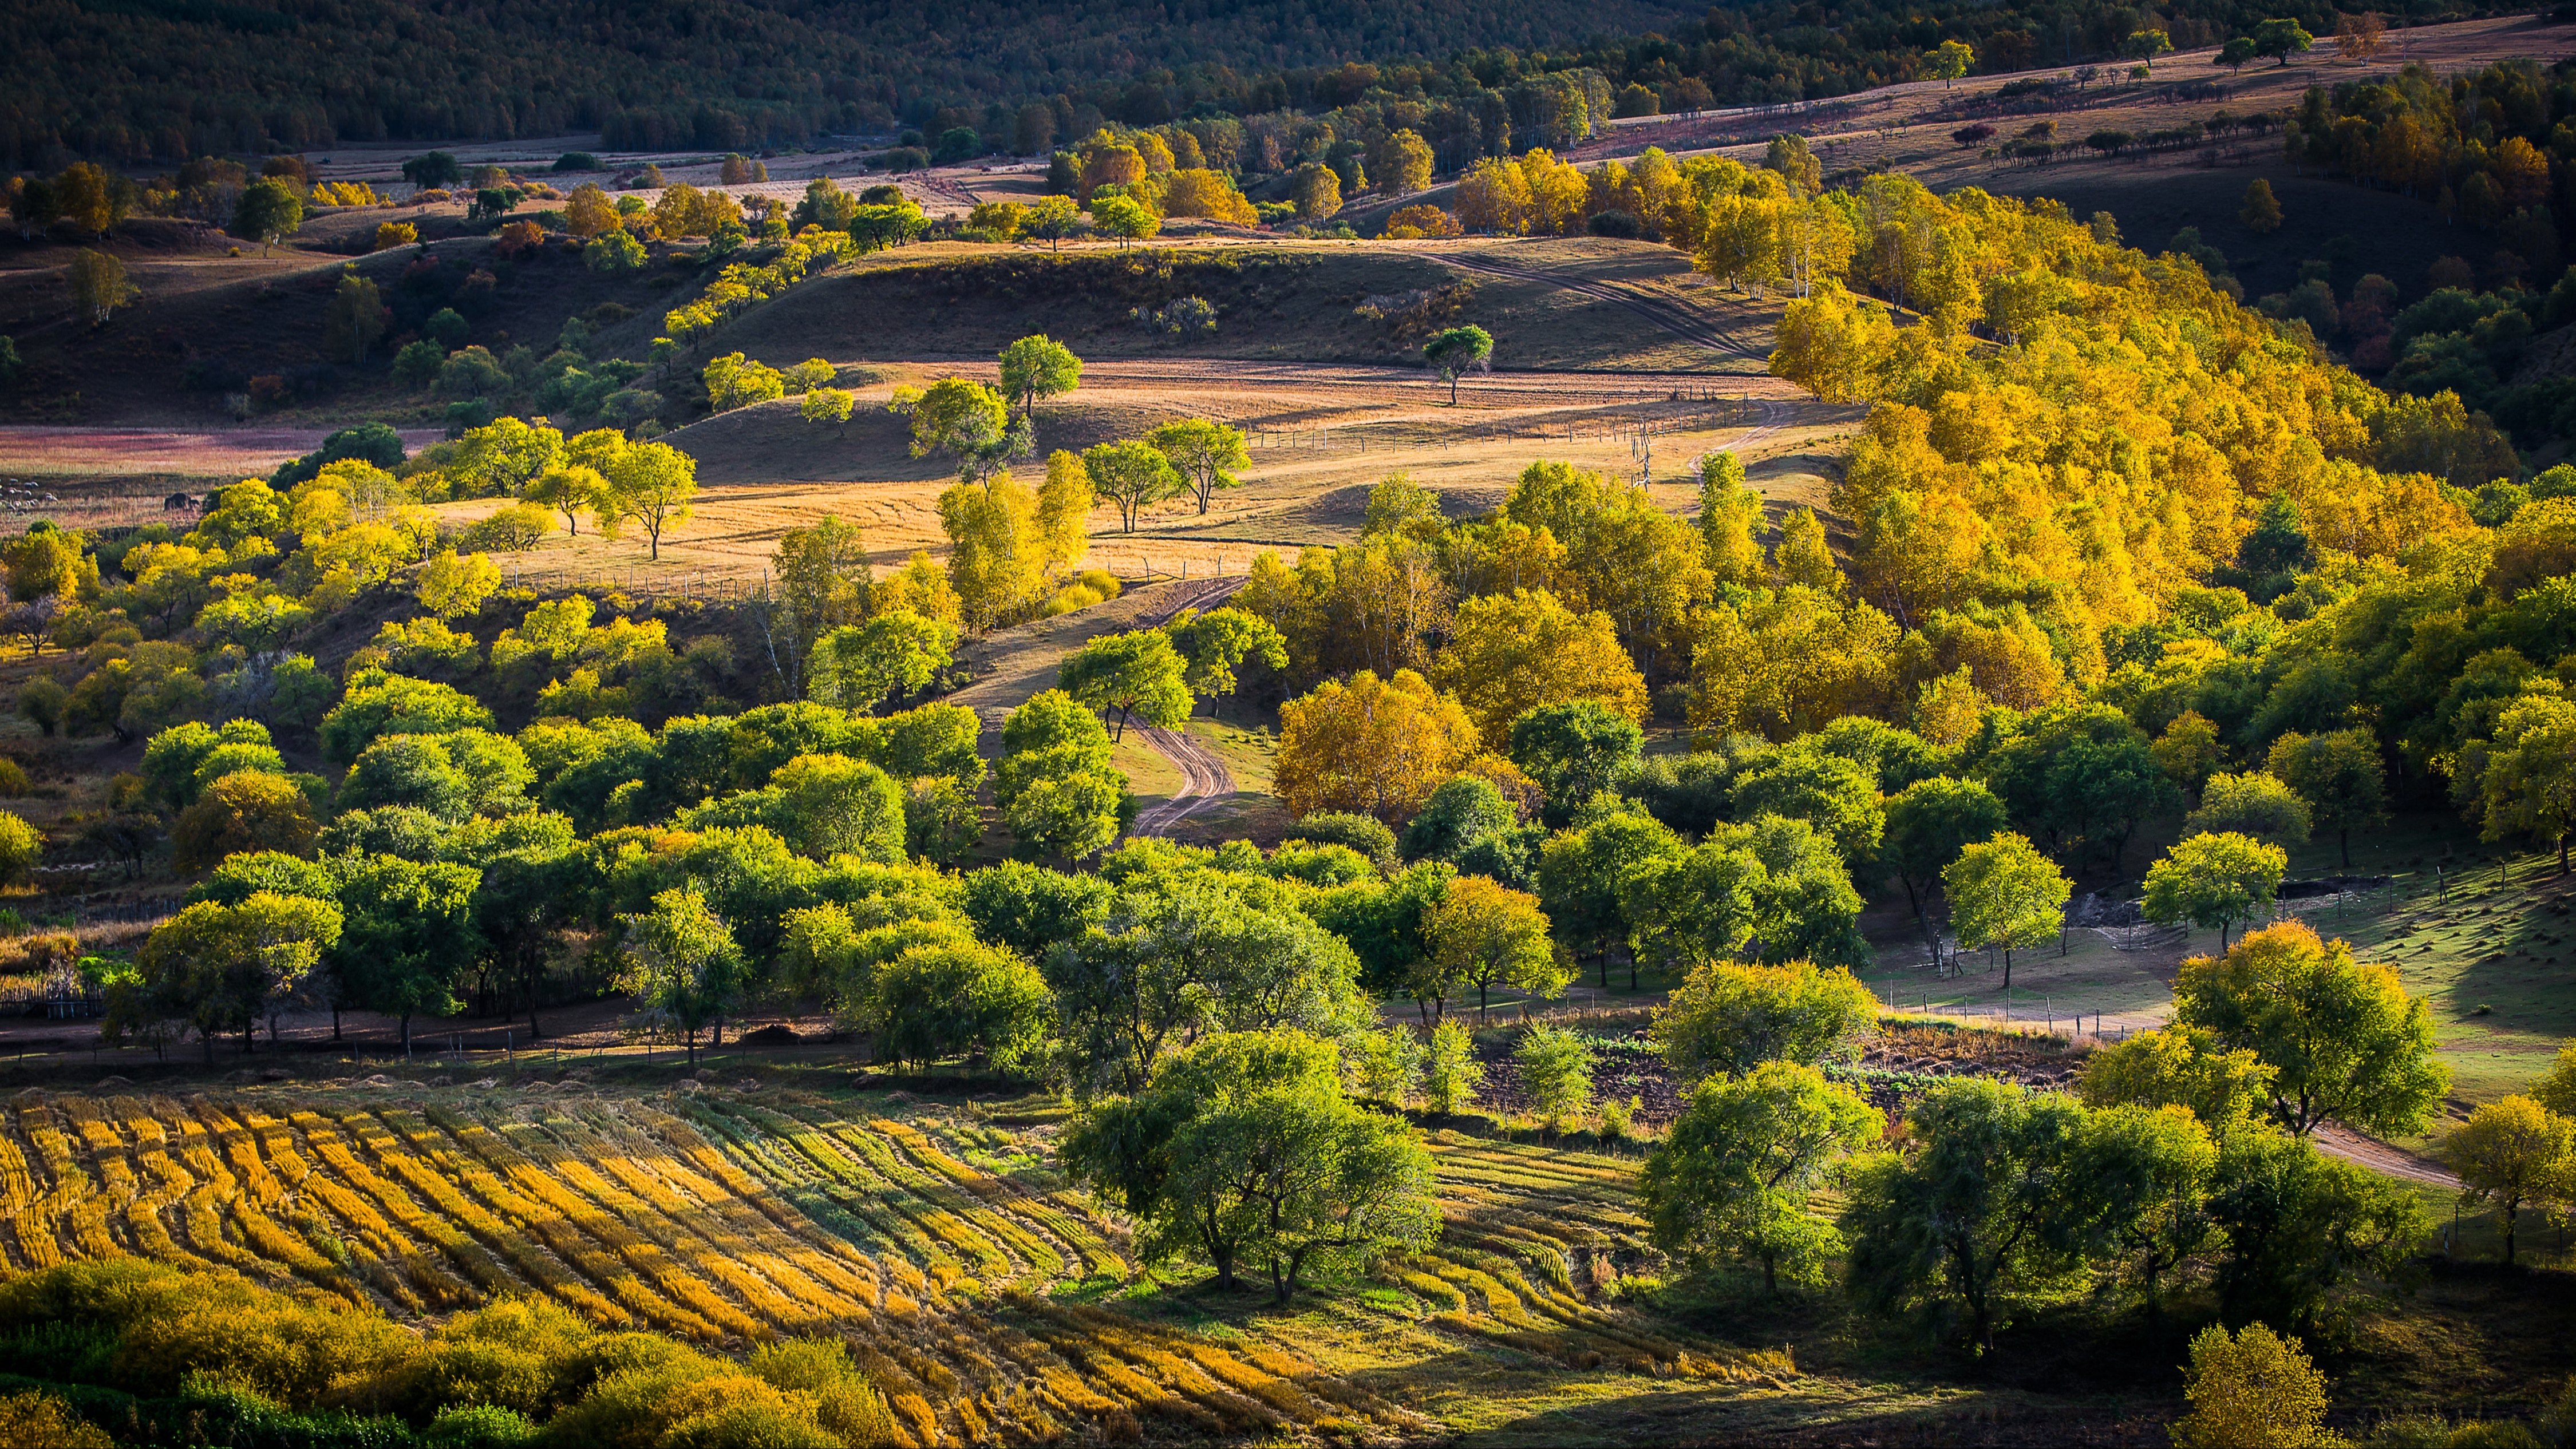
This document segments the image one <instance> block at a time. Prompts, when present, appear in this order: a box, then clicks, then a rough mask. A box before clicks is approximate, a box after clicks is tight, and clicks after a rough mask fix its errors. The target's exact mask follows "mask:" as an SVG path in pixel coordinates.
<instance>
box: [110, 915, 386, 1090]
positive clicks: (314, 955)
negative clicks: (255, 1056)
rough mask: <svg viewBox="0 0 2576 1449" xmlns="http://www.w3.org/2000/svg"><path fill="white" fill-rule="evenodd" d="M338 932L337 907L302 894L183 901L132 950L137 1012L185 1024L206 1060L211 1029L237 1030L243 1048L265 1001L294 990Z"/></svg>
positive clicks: (265, 1006) (248, 1043) (209, 1058)
mask: <svg viewBox="0 0 2576 1449" xmlns="http://www.w3.org/2000/svg"><path fill="white" fill-rule="evenodd" d="M339 938H340V912H339V910H338V909H337V908H336V907H334V906H332V905H331V904H330V903H329V902H327V901H319V900H313V899H309V898H306V897H302V896H282V895H277V894H274V893H272V892H268V891H257V892H254V893H252V894H251V895H249V896H248V897H246V898H244V899H243V900H242V901H241V903H240V904H238V905H224V904H221V903H219V902H215V901H200V902H197V903H196V904H193V905H190V906H186V907H183V908H182V909H181V910H180V912H179V914H177V915H175V916H172V917H171V918H170V919H169V920H167V921H164V922H162V923H161V924H160V925H159V926H156V927H154V928H153V931H152V934H151V936H150V937H149V938H147V939H146V940H145V941H144V943H143V949H142V950H141V951H140V952H138V953H137V954H136V957H135V966H136V970H137V972H138V974H139V975H140V977H141V980H142V991H141V995H142V997H143V998H144V1000H145V1001H147V1002H148V1003H149V1005H148V1006H147V1007H146V1008H145V1009H144V1013H143V1014H145V1015H151V1016H157V1017H160V1018H163V1019H178V1020H183V1021H185V1022H186V1023H187V1024H188V1025H189V1026H191V1027H193V1028H194V1029H195V1030H196V1032H197V1035H198V1036H199V1037H200V1038H201V1039H203V1040H204V1042H205V1045H206V1061H207V1062H208V1064H210V1065H211V1064H212V1063H213V1061H214V1059H215V1037H216V1036H217V1035H218V1034H219V1033H222V1032H226V1031H233V1030H238V1031H240V1032H241V1035H242V1050H243V1051H249V1050H250V1049H251V1043H252V1036H251V1030H252V1027H253V1026H254V1025H256V1024H257V1022H258V1020H259V1018H260V1017H261V1015H263V1014H264V1013H265V1012H266V1011H267V1010H268V1008H269V1005H270V1003H271V1002H272V1001H273V1000H276V999H278V998H281V997H284V996H288V995H291V994H293V993H294V992H296V991H297V990H299V989H300V988H301V987H302V986H303V984H304V981H305V979H306V978H307V977H308V976H310V975H311V974H312V972H313V971H314V969H315V968H316V967H318V966H320V965H321V963H322V958H323V953H325V952H327V951H329V950H330V949H331V947H332V944H333V943H334V942H336V941H338V940H339Z"/></svg>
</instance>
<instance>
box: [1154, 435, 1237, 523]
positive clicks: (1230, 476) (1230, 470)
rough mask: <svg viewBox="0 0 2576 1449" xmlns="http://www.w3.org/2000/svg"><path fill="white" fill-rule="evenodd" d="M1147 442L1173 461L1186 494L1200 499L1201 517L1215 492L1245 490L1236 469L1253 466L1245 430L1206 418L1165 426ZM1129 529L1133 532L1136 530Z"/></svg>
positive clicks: (1174, 468)
mask: <svg viewBox="0 0 2576 1449" xmlns="http://www.w3.org/2000/svg"><path fill="white" fill-rule="evenodd" d="M1145 441H1146V442H1147V443H1149V444H1151V445H1153V448H1154V450H1155V451H1156V452H1158V453H1161V454H1162V455H1163V456H1164V457H1166V458H1169V459H1170V460H1171V462H1172V471H1174V472H1176V473H1178V474H1180V475H1181V480H1182V482H1183V483H1184V484H1185V485H1186V486H1185V489H1184V491H1186V492H1188V493H1190V494H1192V495H1193V496H1195V497H1196V498H1197V499H1198V501H1199V512H1200V513H1202V514H1204V513H1206V512H1207V511H1208V502H1209V500H1210V499H1211V498H1212V497H1214V496H1215V493H1216V490H1218V489H1220V488H1240V487H1242V486H1243V480H1242V479H1241V478H1239V477H1237V476H1236V475H1235V472H1234V470H1235V469H1237V468H1248V467H1250V466H1252V455H1251V454H1250V453H1249V452H1247V451H1245V449H1244V445H1243V430H1242V429H1240V428H1234V427H1228V426H1227V425H1225V424H1224V423H1212V422H1209V421H1208V420H1206V419H1205V418H1182V419H1179V420H1177V421H1174V422H1168V423H1165V424H1163V425H1162V426H1161V427H1159V428H1156V429H1154V431H1152V432H1150V433H1147V434H1146V435H1145ZM1129 527H1130V531H1133V527H1134V526H1133V525H1132V524H1131V525H1130V526H1129Z"/></svg>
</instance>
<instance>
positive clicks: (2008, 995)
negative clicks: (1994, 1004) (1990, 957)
mask: <svg viewBox="0 0 2576 1449" xmlns="http://www.w3.org/2000/svg"><path fill="white" fill-rule="evenodd" d="M2004 1000H2005V1001H2006V1002H2007V1003H2009V1002H2010V1001H2011V1000H2012V947H2010V946H2006V947H2005V948H2004Z"/></svg>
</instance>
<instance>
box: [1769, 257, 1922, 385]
mask: <svg viewBox="0 0 2576 1449" xmlns="http://www.w3.org/2000/svg"><path fill="white" fill-rule="evenodd" d="M1778 339H1779V340H1778V344H1777V345H1776V346H1775V347H1773V349H1772V351H1771V363H1770V370H1771V375H1772V376H1773V377H1778V378H1785V379H1787V380H1788V381H1790V382H1794V383H1796V384H1798V385H1799V386H1800V387H1803V388H1805V389H1807V390H1808V391H1809V392H1812V393H1814V394H1815V395H1816V396H1817V397H1819V398H1822V399H1823V400H1824V401H1826V402H1867V401H1869V400H1870V399H1871V398H1873V397H1875V396H1876V395H1877V392H1878V387H1877V374H1878V371H1879V369H1880V367H1881V365H1882V364H1883V363H1884V361H1885V360H1886V359H1887V358H1888V357H1889V356H1890V355H1892V354H1893V353H1894V352H1895V350H1896V324H1895V323H1893V322H1891V321H1889V320H1888V316H1887V309H1886V308H1885V307H1882V306H1880V305H1879V304H1878V303H1876V302H1872V301H1870V300H1868V299H1866V298H1860V297H1854V296H1853V295H1852V294H1851V293H1849V292H1846V291H1844V290H1843V289H1842V286H1841V285H1840V284H1839V283H1834V282H1827V283H1825V284H1823V285H1821V286H1819V287H1817V288H1816V289H1815V291H1814V292H1813V293H1811V294H1810V295H1808V296H1805V297H1802V298H1800V299H1798V300H1797V301H1795V302H1792V303H1790V304H1789V308H1788V310H1787V311H1786V312H1783V313H1782V314H1781V316H1780V328H1779V332H1778Z"/></svg>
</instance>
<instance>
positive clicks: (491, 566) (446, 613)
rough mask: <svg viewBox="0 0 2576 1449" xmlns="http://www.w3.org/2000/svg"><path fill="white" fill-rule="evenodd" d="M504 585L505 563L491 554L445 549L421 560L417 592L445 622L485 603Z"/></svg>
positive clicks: (424, 604)
mask: <svg viewBox="0 0 2576 1449" xmlns="http://www.w3.org/2000/svg"><path fill="white" fill-rule="evenodd" d="M500 587H501V566H500V565H499V564H496V563H494V562H492V558H491V555H489V554H480V553H469V554H465V555H463V556H461V557H460V556H459V555H458V554H457V552H456V550H454V549H452V548H449V549H441V550H439V551H438V552H437V553H434V554H432V555H430V556H429V557H428V558H427V559H426V560H424V561H423V562H422V563H421V566H420V576H419V578H418V579H417V580H416V581H415V584H414V593H415V595H416V596H417V597H418V598H419V600H420V606H421V607H422V608H423V609H425V610H427V611H429V615H430V617H431V618H433V619H437V620H440V621H441V622H444V621H446V620H449V619H455V618H460V617H462V616H464V615H466V614H471V613H473V612H475V611H476V610H478V609H480V608H482V607H483V601H484V600H486V599H488V598H490V597H492V595H493V594H494V593H496V592H498V591H499V590H500Z"/></svg>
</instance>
